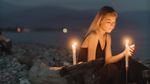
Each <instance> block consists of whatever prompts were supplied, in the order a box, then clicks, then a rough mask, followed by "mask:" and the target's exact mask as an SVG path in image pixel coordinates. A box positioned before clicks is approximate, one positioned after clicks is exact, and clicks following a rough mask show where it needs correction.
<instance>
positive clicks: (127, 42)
mask: <svg viewBox="0 0 150 84" xmlns="http://www.w3.org/2000/svg"><path fill="white" fill-rule="evenodd" d="M128 45H129V39H126V44H125V46H126V47H128Z"/></svg>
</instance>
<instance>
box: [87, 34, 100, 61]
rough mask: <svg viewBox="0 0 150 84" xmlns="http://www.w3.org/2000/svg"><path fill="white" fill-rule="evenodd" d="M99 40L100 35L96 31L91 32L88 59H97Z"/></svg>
mask: <svg viewBox="0 0 150 84" xmlns="http://www.w3.org/2000/svg"><path fill="white" fill-rule="evenodd" d="M97 42H98V36H97V35H96V33H91V34H90V35H89V37H88V61H92V60H95V59H96V46H97Z"/></svg>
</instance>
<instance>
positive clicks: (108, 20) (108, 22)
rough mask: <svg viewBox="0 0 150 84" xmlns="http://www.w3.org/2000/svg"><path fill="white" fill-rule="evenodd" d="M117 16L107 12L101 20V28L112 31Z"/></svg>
mask: <svg viewBox="0 0 150 84" xmlns="http://www.w3.org/2000/svg"><path fill="white" fill-rule="evenodd" d="M116 18H117V17H116V16H115V15H113V14H111V13H109V14H106V15H105V16H104V18H103V19H102V20H101V22H100V28H102V30H103V31H105V32H107V33H110V32H111V31H112V30H113V29H114V27H115V24H116Z"/></svg>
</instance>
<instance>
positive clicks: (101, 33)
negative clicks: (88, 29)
mask: <svg viewBox="0 0 150 84" xmlns="http://www.w3.org/2000/svg"><path fill="white" fill-rule="evenodd" d="M97 33H98V35H99V36H100V37H104V36H105V34H106V32H105V31H104V30H103V29H102V28H100V29H99V30H98V31H97Z"/></svg>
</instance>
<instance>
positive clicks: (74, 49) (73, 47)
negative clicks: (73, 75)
mask: <svg viewBox="0 0 150 84" xmlns="http://www.w3.org/2000/svg"><path fill="white" fill-rule="evenodd" d="M76 46H77V43H76V42H74V43H73V44H72V55H73V65H75V64H76V63H77V62H76Z"/></svg>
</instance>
